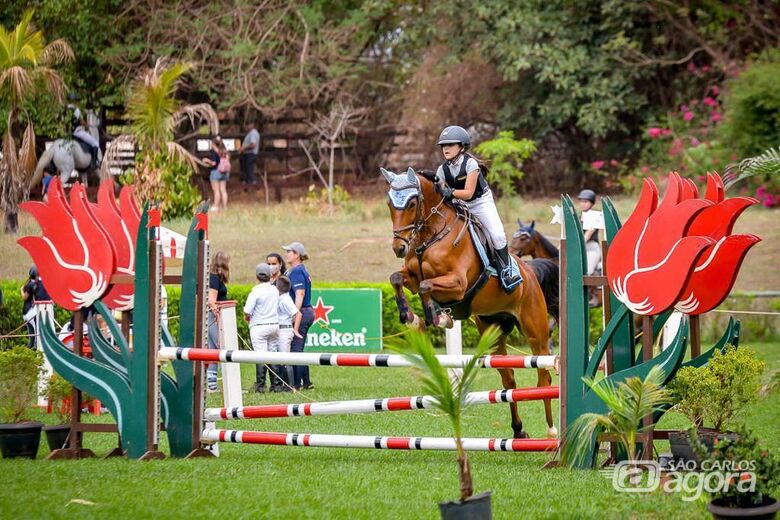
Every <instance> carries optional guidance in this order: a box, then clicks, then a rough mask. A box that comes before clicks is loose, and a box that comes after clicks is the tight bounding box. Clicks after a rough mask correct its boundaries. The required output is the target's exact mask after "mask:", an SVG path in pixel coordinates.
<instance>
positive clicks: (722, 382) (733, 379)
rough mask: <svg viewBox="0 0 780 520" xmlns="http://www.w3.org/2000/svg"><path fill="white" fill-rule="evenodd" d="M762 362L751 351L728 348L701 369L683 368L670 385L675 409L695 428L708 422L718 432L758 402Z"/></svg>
mask: <svg viewBox="0 0 780 520" xmlns="http://www.w3.org/2000/svg"><path fill="white" fill-rule="evenodd" d="M764 366H765V363H764V362H763V361H759V360H758V358H757V357H756V353H755V351H753V350H752V349H750V348H746V347H742V348H736V347H733V346H729V347H727V348H726V351H725V352H724V353H721V352H719V351H716V352H715V355H714V356H713V357H712V359H710V361H709V363H708V364H707V365H705V366H703V367H701V368H693V367H685V368H682V369H680V371H679V372H677V375H676V376H675V378H674V379H673V380H672V383H671V384H670V387H669V388H670V391H671V392H672V395H673V396H674V398H675V402H676V404H675V407H676V409H677V410H678V411H680V412H681V413H683V414H685V415H686V416H687V417H688V419H690V420H691V422H692V423H694V424H695V425H696V426H697V427H698V426H701V425H702V424H704V423H705V422H706V423H709V424H711V425H712V427H713V428H715V429H716V430H718V431H723V428H725V427H726V426H728V425H729V424H730V423H732V422H733V420H734V419H735V418H736V417H737V415H738V414H739V413H740V412H742V411H744V410H745V407H746V405H748V404H750V403H752V402H754V401H755V400H756V399H758V390H759V386H760V378H761V373H762V372H763V371H764Z"/></svg>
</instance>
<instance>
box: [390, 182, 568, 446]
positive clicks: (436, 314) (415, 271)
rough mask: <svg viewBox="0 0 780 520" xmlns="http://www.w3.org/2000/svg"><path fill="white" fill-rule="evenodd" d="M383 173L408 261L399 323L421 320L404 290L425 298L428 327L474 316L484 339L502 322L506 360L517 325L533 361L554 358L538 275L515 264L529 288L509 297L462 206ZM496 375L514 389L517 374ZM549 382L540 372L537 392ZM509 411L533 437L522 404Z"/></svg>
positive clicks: (398, 249) (396, 281)
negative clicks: (488, 266)
mask: <svg viewBox="0 0 780 520" xmlns="http://www.w3.org/2000/svg"><path fill="white" fill-rule="evenodd" d="M382 175H383V176H384V177H385V179H386V180H387V181H388V182H389V183H390V191H389V192H388V206H389V208H390V216H391V218H392V221H393V252H394V253H395V255H396V256H397V257H398V258H403V259H404V265H403V268H402V269H401V270H400V271H398V272H396V273H393V275H392V276H391V277H390V283H391V284H392V285H393V288H394V289H395V296H396V303H397V304H398V310H399V313H400V318H401V322H403V323H416V322H418V320H419V318H418V317H417V316H416V315H415V314H414V313H413V312H412V311H411V310H410V308H409V303H408V301H407V300H406V296H405V295H404V291H403V288H404V287H406V288H407V289H408V290H409V291H411V292H412V293H413V294H419V295H420V298H421V299H422V303H423V309H424V311H425V322H426V325H437V326H438V325H445V326H450V324H451V319H450V315H449V313H448V312H446V311H447V310H448V309H449V310H450V311H451V312H452V316H453V317H455V318H457V319H466V318H468V316H469V315H473V316H474V317H475V321H476V324H477V328H478V330H479V332H480V334H481V333H483V332H484V330H485V329H486V328H487V327H488V326H490V325H491V324H498V325H499V326H500V328H501V337H500V338H499V341H498V344H497V346H496V348H495V350H494V352H495V353H496V354H506V339H507V336H508V335H509V334H510V333H511V332H512V330H513V329H514V328H515V327H518V328H519V329H520V331H521V332H522V333H523V334H524V335H525V337H526V338H527V339H528V342H529V344H530V346H531V350H532V352H533V354H534V355H549V353H550V350H549V346H548V327H547V305H546V303H545V297H544V294H543V293H542V287H541V286H540V284H539V280H538V278H537V273H536V272H535V270H534V269H533V268H532V267H531V266H530V265H527V264H526V263H524V262H522V261H521V260H520V259H519V258H516V260H517V264H518V267H519V269H520V273H521V274H522V276H523V283H522V284H520V285H519V286H518V287H516V288H515V289H514V290H513V291H512V292H510V293H507V292H505V291H504V289H503V288H502V287H501V284H500V282H499V281H498V279H497V278H496V277H495V276H490V277H488V278H487V279H486V277H485V267H484V266H483V264H482V261H481V259H480V256H479V253H478V251H477V248H476V246H475V244H474V242H473V241H472V237H471V234H470V232H469V230H468V229H467V226H468V221H469V220H470V218H469V216H468V214H467V213H466V214H464V213H463V212H462V211H458V210H457V209H456V207H455V204H457V202H449V201H448V202H445V201H444V200H443V199H442V197H441V195H440V194H439V193H438V192H437V190H436V189H435V186H434V183H433V182H432V181H431V180H430V179H428V178H427V177H425V176H422V175H418V174H416V173H415V172H414V170H412V169H411V168H409V170H408V171H407V172H406V173H405V174H400V175H396V174H395V173H392V172H389V171H387V170H385V169H382ZM557 283H558V280H557V277H556V279H555V284H556V285H557ZM442 308H443V309H444V311H442V310H441V309H442ZM498 371H499V373H500V374H501V381H502V383H503V386H504V388H507V389H512V388H516V383H515V375H514V370H512V369H511V368H509V369H498ZM550 382H551V376H550V373H549V371H548V370H546V369H537V386H549V385H550ZM509 407H510V411H511V414H512V430H513V431H514V437H515V438H524V437H527V436H528V435H527V434H526V432H525V431H523V423H522V421H521V420H520V416H519V414H518V412H517V404H516V403H509ZM544 411H545V416H546V420H547V434H548V435H549V436H556V435H557V430H556V429H555V427H554V426H553V416H552V410H551V407H550V400H549V399H547V400H545V401H544Z"/></svg>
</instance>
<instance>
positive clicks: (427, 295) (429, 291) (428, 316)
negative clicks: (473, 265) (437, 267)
mask: <svg viewBox="0 0 780 520" xmlns="http://www.w3.org/2000/svg"><path fill="white" fill-rule="evenodd" d="M433 294H436V297H437V298H438V300H439V301H446V302H449V301H460V300H462V299H463V298H464V296H465V295H466V281H465V280H464V279H463V278H462V277H461V276H458V275H457V274H454V273H449V274H445V275H443V276H437V277H436V278H427V279H425V280H423V281H422V282H420V299H421V300H422V303H423V309H424V310H425V323H426V324H428V325H436V326H437V327H445V328H451V327H452V325H453V322H452V318H451V317H450V316H449V314H445V313H442V312H439V309H438V308H437V306H436V303H435V302H434V301H433V297H432V295H433Z"/></svg>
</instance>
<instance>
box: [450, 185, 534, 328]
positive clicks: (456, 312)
mask: <svg viewBox="0 0 780 520" xmlns="http://www.w3.org/2000/svg"><path fill="white" fill-rule="evenodd" d="M450 202H451V204H452V207H453V208H454V209H455V211H456V213H457V214H458V218H460V219H463V220H464V221H465V222H466V229H468V232H469V234H470V235H471V241H472V243H473V244H474V248H475V249H476V250H477V255H478V256H479V259H480V262H481V263H482V271H481V272H480V274H479V277H478V278H477V281H476V282H474V284H473V285H472V286H471V287H469V288H468V289H467V290H466V294H465V296H464V297H463V299H462V300H460V301H456V302H446V303H441V302H440V303H439V305H440V306H441V307H442V308H444V309H449V313H450V315H451V316H452V317H453V318H454V319H457V320H464V319H466V318H468V317H469V316H470V315H471V302H472V300H473V299H474V296H476V294H477V292H479V290H480V289H482V287H484V286H485V284H486V283H487V281H488V279H490V277H491V276H493V277H496V278H497V277H498V276H499V268H498V266H499V265H500V263H499V261H498V258H497V255H496V248H495V246H494V245H493V242H492V241H491V240H490V236H489V235H488V234H487V232H486V231H485V228H484V227H483V226H482V223H481V222H480V221H479V219H477V217H475V216H474V215H473V214H472V213H471V211H470V210H469V208H468V206H467V205H466V204H465V203H464V202H462V201H460V200H457V199H453V200H452V201H450ZM462 235H463V231H460V232H459V233H458V236H457V238H456V239H455V242H456V243H457V242H458V241H460V240H462V239H463V236H462ZM509 261H510V262H512V264H513V266H514V268H515V269H519V267H518V265H517V262H516V261H515V259H514V258H512V257H511V256H510V257H509Z"/></svg>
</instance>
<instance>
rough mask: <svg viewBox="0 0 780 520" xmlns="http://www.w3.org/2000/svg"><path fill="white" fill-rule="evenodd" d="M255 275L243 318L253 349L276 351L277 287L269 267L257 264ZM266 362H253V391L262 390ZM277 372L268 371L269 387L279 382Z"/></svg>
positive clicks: (277, 324)
mask: <svg viewBox="0 0 780 520" xmlns="http://www.w3.org/2000/svg"><path fill="white" fill-rule="evenodd" d="M255 276H257V281H258V282H260V283H259V284H257V285H255V286H254V287H252V290H251V291H250V292H249V296H247V298H246V303H245V304H244V319H245V320H246V321H248V322H249V337H250V339H251V340H252V349H254V351H255V352H277V351H278V346H279V314H278V306H279V291H278V290H277V289H276V287H274V286H273V285H271V283H270V282H271V268H270V267H269V265H268V264H266V263H262V264H257V266H256V267H255ZM267 371H268V365H265V364H258V365H255V392H259V393H261V394H262V393H265V375H266V372H267ZM277 374H278V372H277V373H276V374H274V373H272V374H270V379H271V389H272V390H273V389H274V388H279V387H280V386H282V382H281V380H280V379H279V377H278V375H277Z"/></svg>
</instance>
